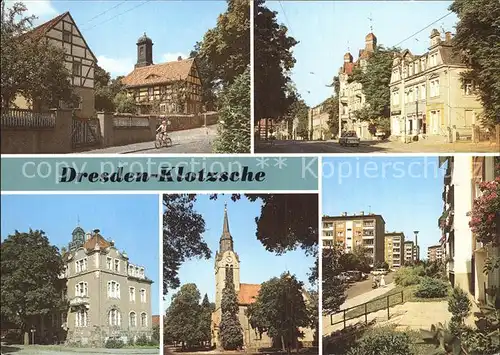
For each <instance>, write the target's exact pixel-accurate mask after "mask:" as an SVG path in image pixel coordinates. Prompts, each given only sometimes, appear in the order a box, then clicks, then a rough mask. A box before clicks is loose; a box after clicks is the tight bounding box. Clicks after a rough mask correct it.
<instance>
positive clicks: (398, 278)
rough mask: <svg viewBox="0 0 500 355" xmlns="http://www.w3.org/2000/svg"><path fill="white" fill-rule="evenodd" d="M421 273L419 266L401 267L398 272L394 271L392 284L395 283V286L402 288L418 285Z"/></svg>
mask: <svg viewBox="0 0 500 355" xmlns="http://www.w3.org/2000/svg"><path fill="white" fill-rule="evenodd" d="M423 272H424V271H423V268H422V267H420V266H417V267H402V268H400V269H399V270H398V271H396V275H395V276H394V282H395V283H396V285H398V286H403V287H407V286H411V285H418V284H419V283H420V279H421V277H420V276H421V275H419V274H420V273H423Z"/></svg>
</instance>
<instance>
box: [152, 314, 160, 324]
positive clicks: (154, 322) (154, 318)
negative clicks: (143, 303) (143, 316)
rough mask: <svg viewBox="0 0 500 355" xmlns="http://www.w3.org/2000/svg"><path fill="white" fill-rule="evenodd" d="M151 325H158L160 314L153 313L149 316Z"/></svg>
mask: <svg viewBox="0 0 500 355" xmlns="http://www.w3.org/2000/svg"><path fill="white" fill-rule="evenodd" d="M151 318H152V319H151V325H160V316H159V315H154V316H152V317H151Z"/></svg>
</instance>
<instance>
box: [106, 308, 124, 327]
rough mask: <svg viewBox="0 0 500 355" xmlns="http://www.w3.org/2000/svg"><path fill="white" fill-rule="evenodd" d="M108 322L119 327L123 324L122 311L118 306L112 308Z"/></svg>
mask: <svg viewBox="0 0 500 355" xmlns="http://www.w3.org/2000/svg"><path fill="white" fill-rule="evenodd" d="M108 322H109V325H110V326H112V327H119V326H120V324H121V316H120V311H118V310H117V309H116V308H113V309H112V310H110V311H109V315H108Z"/></svg>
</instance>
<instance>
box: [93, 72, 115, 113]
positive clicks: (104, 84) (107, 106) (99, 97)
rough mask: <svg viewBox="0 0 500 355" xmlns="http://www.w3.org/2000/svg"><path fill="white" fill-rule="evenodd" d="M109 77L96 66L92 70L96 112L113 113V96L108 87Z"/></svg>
mask: <svg viewBox="0 0 500 355" xmlns="http://www.w3.org/2000/svg"><path fill="white" fill-rule="evenodd" d="M110 81H111V75H110V74H109V73H108V72H107V71H106V70H104V69H103V68H101V67H100V66H99V65H97V64H96V66H95V68H94V89H95V109H96V111H104V112H114V111H115V103H114V98H115V94H114V93H113V91H112V90H111V87H110Z"/></svg>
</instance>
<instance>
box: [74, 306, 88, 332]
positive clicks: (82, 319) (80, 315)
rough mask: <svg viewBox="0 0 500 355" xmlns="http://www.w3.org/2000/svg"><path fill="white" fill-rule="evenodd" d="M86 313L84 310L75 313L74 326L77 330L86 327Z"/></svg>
mask: <svg viewBox="0 0 500 355" xmlns="http://www.w3.org/2000/svg"><path fill="white" fill-rule="evenodd" d="M88 315H89V313H88V311H87V310H86V309H81V310H79V311H78V312H76V314H75V316H76V318H75V326H76V327H77V328H81V327H86V326H88Z"/></svg>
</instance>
